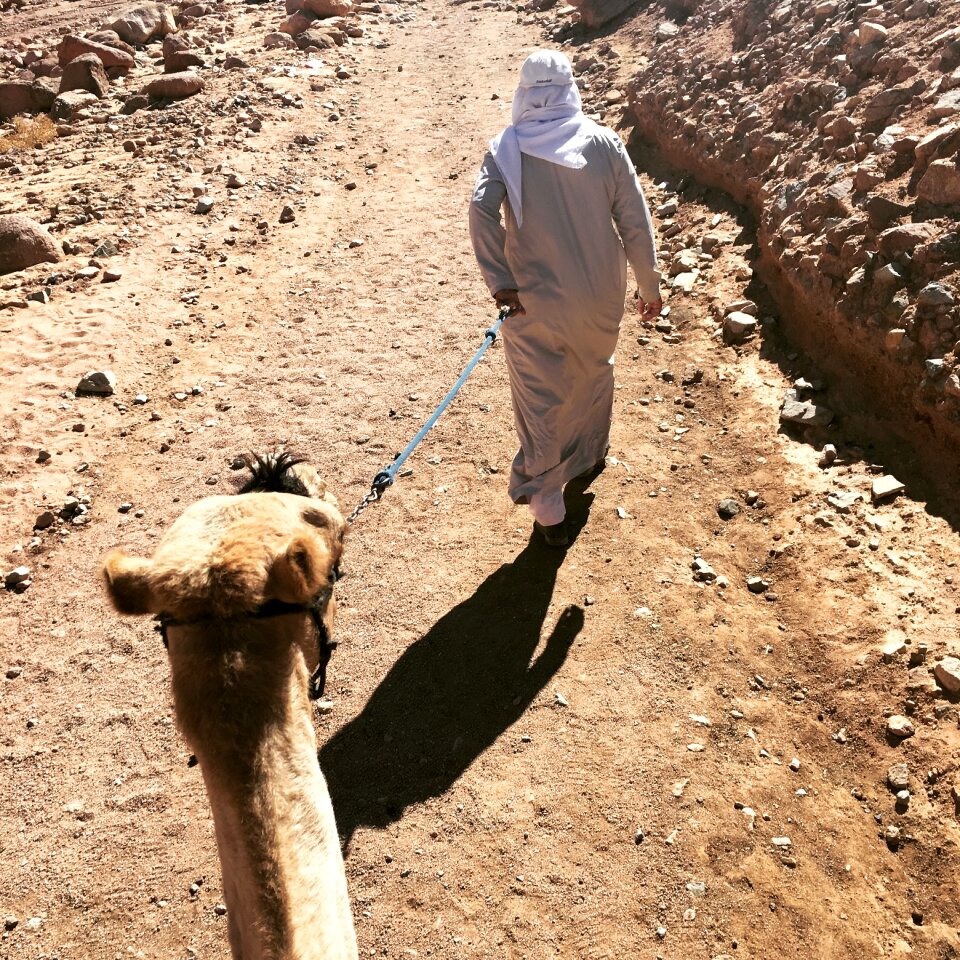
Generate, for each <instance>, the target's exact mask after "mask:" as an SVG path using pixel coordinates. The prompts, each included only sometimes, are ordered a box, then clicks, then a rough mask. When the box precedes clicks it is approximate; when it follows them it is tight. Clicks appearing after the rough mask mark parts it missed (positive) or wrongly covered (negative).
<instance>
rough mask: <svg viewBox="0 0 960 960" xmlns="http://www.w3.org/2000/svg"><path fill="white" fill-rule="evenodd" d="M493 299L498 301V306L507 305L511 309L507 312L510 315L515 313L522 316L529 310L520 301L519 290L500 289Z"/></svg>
mask: <svg viewBox="0 0 960 960" xmlns="http://www.w3.org/2000/svg"><path fill="white" fill-rule="evenodd" d="M493 299H494V300H496V301H497V306H498V307H506V308H507V309H508V310H509V311H510V312H509V313H508V314H507V316H508V317H512V316H515V315H519V316H521V317H522V316H525V315H526V313H527V311H526V310H524V309H523V304H522V303H521V302H520V291H519V290H498V291H497V292H496V293H495V294H494V295H493Z"/></svg>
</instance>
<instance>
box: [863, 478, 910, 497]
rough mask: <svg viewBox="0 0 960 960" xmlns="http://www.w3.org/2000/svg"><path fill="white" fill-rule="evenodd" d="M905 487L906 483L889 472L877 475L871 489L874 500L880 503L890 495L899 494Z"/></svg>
mask: <svg viewBox="0 0 960 960" xmlns="http://www.w3.org/2000/svg"><path fill="white" fill-rule="evenodd" d="M905 489H906V484H903V483H901V482H900V481H899V480H898V479H897V478H896V477H894V476H893V475H892V474H887V475H886V476H882V477H877V478H876V479H875V480H874V481H873V487H872V489H871V495H872V497H873V502H874V503H880V502H881V501H882V500H887V499H889V498H890V497H895V496H897V495H898V494H900V493H902V492H903V491H904V490H905Z"/></svg>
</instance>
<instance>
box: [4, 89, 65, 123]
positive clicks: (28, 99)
mask: <svg viewBox="0 0 960 960" xmlns="http://www.w3.org/2000/svg"><path fill="white" fill-rule="evenodd" d="M55 96H56V92H55V91H51V90H50V88H49V87H48V86H47V85H46V84H45V83H43V82H41V81H39V80H35V81H33V82H32V83H31V82H28V81H26V80H11V81H9V82H8V83H0V120H9V119H11V117H15V116H17V114H20V113H29V114H33V113H45V112H46V111H47V110H49V109H50V107H51V106H52V105H53V99H54V97H55Z"/></svg>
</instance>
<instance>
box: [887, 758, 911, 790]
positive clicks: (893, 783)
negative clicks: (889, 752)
mask: <svg viewBox="0 0 960 960" xmlns="http://www.w3.org/2000/svg"><path fill="white" fill-rule="evenodd" d="M887 786H888V787H889V788H890V789H891V790H892V791H893V792H894V793H899V792H900V791H901V790H906V789H907V787H909V786H910V768H909V767H908V766H907V765H906V764H905V763H895V764H893V766H892V767H890V769H889V770H887Z"/></svg>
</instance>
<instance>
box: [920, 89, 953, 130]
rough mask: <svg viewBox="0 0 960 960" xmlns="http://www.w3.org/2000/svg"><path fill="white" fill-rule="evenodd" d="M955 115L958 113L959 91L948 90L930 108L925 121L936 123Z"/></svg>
mask: <svg viewBox="0 0 960 960" xmlns="http://www.w3.org/2000/svg"><path fill="white" fill-rule="evenodd" d="M957 113H960V90H950V91H948V92H947V93H945V94H944V95H943V96H942V97H940V99H939V100H937V102H936V103H935V104H934V105H933V106H932V107H931V108H930V111H929V113H928V114H927V120H930V121H932V122H934V123H936V122H937V121H939V120H944V119H945V118H947V117H952V116H954V114H957Z"/></svg>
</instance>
